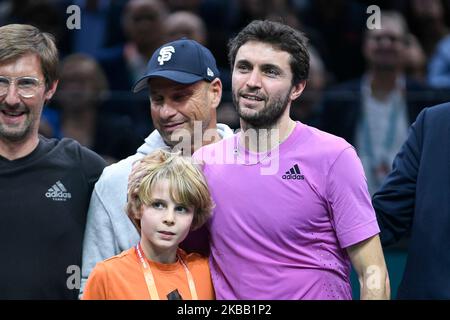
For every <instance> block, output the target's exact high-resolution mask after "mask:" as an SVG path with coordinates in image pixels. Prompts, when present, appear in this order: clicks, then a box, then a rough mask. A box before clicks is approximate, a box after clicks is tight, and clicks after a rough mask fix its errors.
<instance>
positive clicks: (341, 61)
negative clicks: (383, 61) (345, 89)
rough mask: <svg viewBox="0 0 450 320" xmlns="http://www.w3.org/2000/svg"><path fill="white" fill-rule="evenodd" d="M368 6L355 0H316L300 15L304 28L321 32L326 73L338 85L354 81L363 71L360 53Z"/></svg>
mask: <svg viewBox="0 0 450 320" xmlns="http://www.w3.org/2000/svg"><path fill="white" fill-rule="evenodd" d="M366 8H367V6H364V5H362V4H360V3H358V2H356V1H354V0H333V1H329V0H314V1H310V2H309V7H308V8H307V9H306V10H304V11H303V12H300V13H299V14H300V21H302V25H304V26H306V27H308V28H311V29H313V30H315V31H316V32H317V33H319V35H320V37H317V39H320V40H321V41H320V42H319V43H318V42H317V41H316V42H314V41H313V42H312V44H313V45H314V46H315V47H316V48H317V49H318V50H319V52H320V54H321V56H322V58H323V59H324V62H325V65H326V67H327V70H328V71H329V72H330V74H331V75H332V76H333V79H335V80H336V81H337V82H342V81H346V80H351V79H352V78H355V77H357V76H359V75H361V73H362V72H363V70H364V60H363V58H362V56H361V54H360V49H361V39H362V36H363V33H364V29H365V27H366V20H367V17H368V15H367V14H366Z"/></svg>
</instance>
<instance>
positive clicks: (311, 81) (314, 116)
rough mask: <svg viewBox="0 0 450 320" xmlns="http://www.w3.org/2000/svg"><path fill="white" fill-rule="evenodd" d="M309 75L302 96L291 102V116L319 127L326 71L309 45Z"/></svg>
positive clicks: (326, 81)
mask: <svg viewBox="0 0 450 320" xmlns="http://www.w3.org/2000/svg"><path fill="white" fill-rule="evenodd" d="M308 51H309V58H310V65H309V76H308V80H307V86H306V87H305V90H304V91H303V94H302V97H301V98H300V99H297V100H296V101H293V102H292V108H291V118H292V119H293V120H298V121H301V122H302V123H304V124H307V125H310V126H313V127H317V128H319V127H320V120H321V119H320V118H321V112H322V99H323V95H324V93H325V88H326V86H327V84H328V79H329V78H328V72H327V70H326V69H325V65H324V63H323V61H322V59H321V57H320V55H319V53H318V52H317V51H316V50H315V48H314V47H311V46H310V47H309V48H308Z"/></svg>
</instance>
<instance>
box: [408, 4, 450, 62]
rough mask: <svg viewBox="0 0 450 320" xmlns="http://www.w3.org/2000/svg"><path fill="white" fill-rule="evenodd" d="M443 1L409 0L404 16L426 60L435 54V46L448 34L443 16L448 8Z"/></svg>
mask: <svg viewBox="0 0 450 320" xmlns="http://www.w3.org/2000/svg"><path fill="white" fill-rule="evenodd" d="M444 3H445V1H443V0H410V1H408V6H407V8H406V16H407V17H408V24H409V26H410V27H411V32H412V33H413V34H415V35H416V36H417V38H418V40H419V42H420V43H421V45H422V47H423V49H424V51H425V54H426V57H427V59H429V58H430V57H431V56H432V55H433V54H434V52H435V50H436V46H437V44H438V43H439V42H440V41H441V40H442V39H443V38H445V37H446V36H447V35H448V34H449V31H450V30H449V28H448V26H447V25H446V21H445V15H446V11H448V8H447V7H446V6H444Z"/></svg>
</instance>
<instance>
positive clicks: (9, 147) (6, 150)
mask: <svg viewBox="0 0 450 320" xmlns="http://www.w3.org/2000/svg"><path fill="white" fill-rule="evenodd" d="M38 144H39V138H38V136H37V135H35V136H33V137H32V138H29V139H26V140H25V141H20V142H11V141H5V140H4V139H0V155H1V156H2V157H4V158H6V159H8V160H11V161H12V160H16V159H20V158H23V157H25V156H27V155H29V154H30V153H31V152H33V150H34V149H36V147H37V145H38Z"/></svg>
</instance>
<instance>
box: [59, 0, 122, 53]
mask: <svg viewBox="0 0 450 320" xmlns="http://www.w3.org/2000/svg"><path fill="white" fill-rule="evenodd" d="M112 2H113V1H111V0H75V1H71V0H68V1H67V0H66V1H65V4H66V7H68V6H70V5H77V6H78V7H80V10H81V28H80V29H74V30H70V32H69V34H70V36H71V46H72V52H77V53H86V54H89V55H95V54H96V53H97V51H98V50H100V49H101V48H104V47H105V45H106V41H107V36H108V31H109V30H108V29H107V28H108V19H109V18H110V17H109V15H110V14H111V5H112ZM116 22H117V21H116Z"/></svg>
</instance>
